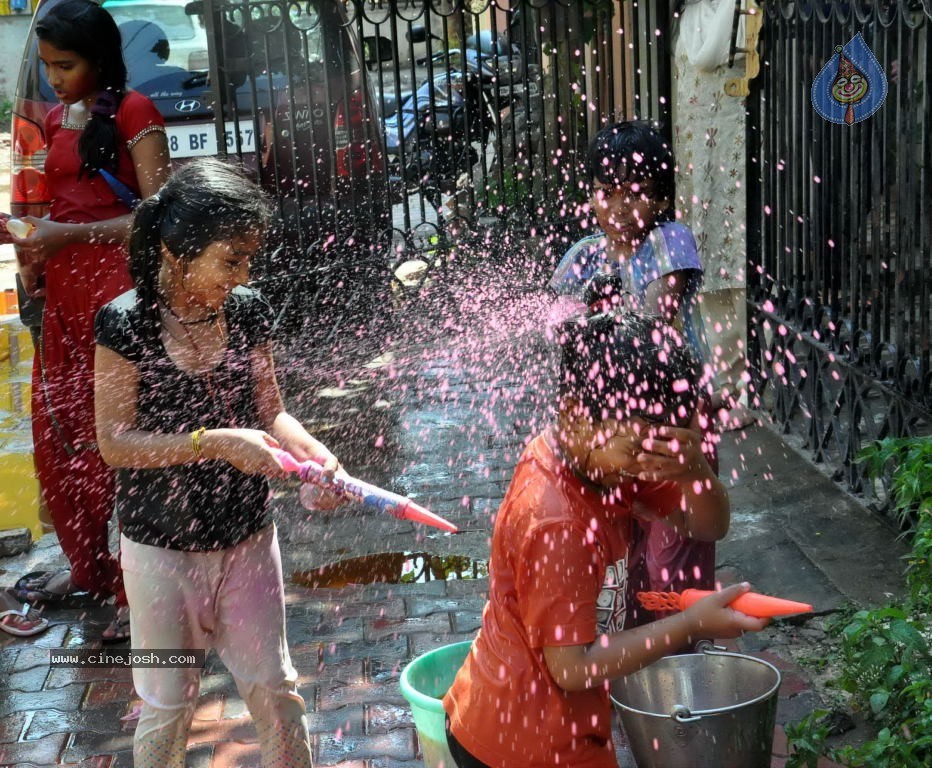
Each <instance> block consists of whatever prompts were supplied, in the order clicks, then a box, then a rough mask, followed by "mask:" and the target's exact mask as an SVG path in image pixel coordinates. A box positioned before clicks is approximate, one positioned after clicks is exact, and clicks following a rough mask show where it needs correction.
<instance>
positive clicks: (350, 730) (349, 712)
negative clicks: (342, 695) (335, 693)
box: [307, 704, 366, 739]
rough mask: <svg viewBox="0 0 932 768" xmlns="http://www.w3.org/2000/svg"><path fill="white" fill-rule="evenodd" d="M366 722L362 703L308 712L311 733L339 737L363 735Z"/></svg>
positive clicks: (308, 724) (358, 736) (308, 725)
mask: <svg viewBox="0 0 932 768" xmlns="http://www.w3.org/2000/svg"><path fill="white" fill-rule="evenodd" d="M365 723H366V718H365V713H364V712H363V708H362V705H361V704H360V705H356V706H346V707H340V708H339V709H333V710H325V711H318V712H308V713H307V729H308V731H309V732H310V733H315V734H321V735H327V734H329V735H332V736H334V738H337V739H339V738H361V737H363V736H364V734H365Z"/></svg>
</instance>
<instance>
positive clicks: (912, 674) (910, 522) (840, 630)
mask: <svg viewBox="0 0 932 768" xmlns="http://www.w3.org/2000/svg"><path fill="white" fill-rule="evenodd" d="M859 461H861V462H863V463H864V464H865V465H866V466H867V469H868V472H869V474H871V475H872V476H873V477H875V478H876V477H881V476H884V475H885V474H886V473H889V477H890V488H891V493H892V494H893V502H894V510H895V512H896V514H897V516H898V518H899V522H900V524H901V526H902V527H903V528H904V529H906V533H905V534H904V535H905V537H906V538H907V539H908V541H909V542H910V545H911V552H910V554H909V555H908V556H907V567H906V587H907V594H906V597H905V598H903V599H902V600H899V601H896V602H893V603H890V604H888V605H886V606H882V607H880V608H874V609H871V610H860V611H856V612H855V613H853V614H852V615H850V616H847V617H846V618H845V620H844V621H842V622H839V623H836V624H835V625H833V626H832V627H829V631H830V632H832V633H836V634H837V636H838V639H839V640H840V649H839V652H840V654H841V658H842V662H843V663H842V664H841V672H840V674H839V677H838V679H837V680H836V681H835V684H836V685H837V686H838V687H839V688H841V689H843V690H845V691H848V692H849V693H850V694H851V696H852V699H851V701H852V705H853V706H854V707H856V708H859V709H860V710H861V711H863V712H864V713H865V714H866V716H867V717H868V719H869V720H870V721H872V722H873V723H875V724H876V725H877V727H878V729H879V730H878V732H877V735H876V737H875V738H873V739H870V740H868V741H866V742H865V743H863V744H860V745H844V746H841V747H831V746H830V745H829V744H828V742H827V739H828V736H829V731H828V730H826V726H825V719H824V713H821V712H813V713H812V714H811V715H809V716H808V717H806V718H804V719H803V720H801V721H800V722H799V723H796V724H793V725H788V726H787V728H786V733H787V737H788V742H789V744H790V747H791V758H790V761H788V763H787V768H812V766H815V765H816V763H817V762H818V758H819V757H820V756H821V755H825V756H828V757H829V758H831V759H832V760H835V761H836V762H838V763H840V764H841V765H845V766H852V768H861V767H862V766H863V767H864V768H913V766H920V765H930V764H932V650H930V639H932V623H930V622H932V620H930V617H932V565H930V558H932V439H929V438H890V439H887V440H883V441H880V442H878V443H876V444H874V445H872V446H870V447H868V448H867V449H865V450H864V451H863V452H862V454H861V456H860V457H859Z"/></svg>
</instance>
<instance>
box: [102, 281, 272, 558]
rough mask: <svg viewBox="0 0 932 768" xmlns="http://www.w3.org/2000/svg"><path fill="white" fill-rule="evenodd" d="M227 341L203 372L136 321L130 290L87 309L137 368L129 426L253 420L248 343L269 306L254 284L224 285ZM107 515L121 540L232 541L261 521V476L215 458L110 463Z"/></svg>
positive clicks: (184, 427) (167, 429) (266, 329)
mask: <svg viewBox="0 0 932 768" xmlns="http://www.w3.org/2000/svg"><path fill="white" fill-rule="evenodd" d="M224 312H225V315H226V321H227V331H228V333H227V349H226V353H225V356H224V359H223V361H222V362H221V363H220V364H219V365H218V366H217V367H216V368H215V369H214V370H213V372H212V374H211V376H210V377H209V378H210V379H211V380H212V381H208V376H207V375H205V374H191V373H186V372H185V371H182V370H181V369H179V368H178V367H177V366H176V365H175V363H174V362H173V361H172V360H171V358H170V357H169V356H168V353H167V352H166V350H165V346H164V345H163V344H162V342H161V340H159V339H155V340H154V341H152V340H149V339H147V337H146V335H145V334H144V333H143V332H142V331H141V327H142V325H141V313H140V311H139V308H138V307H137V303H136V291H135V290H131V291H127V292H126V293H124V294H123V295H122V296H119V297H117V298H116V299H114V300H113V301H111V302H110V303H109V304H107V305H106V306H104V307H102V308H101V310H100V311H99V312H98V313H97V317H96V320H95V324H94V331H95V335H96V339H97V343H98V344H100V345H101V346H104V347H107V348H108V349H112V350H113V351H114V352H116V353H117V354H118V355H120V356H122V357H124V358H126V359H127V360H129V361H130V362H131V363H133V364H134V365H135V366H136V367H137V369H138V370H139V392H138V399H137V404H136V427H137V428H138V429H140V430H144V431H147V432H161V433H165V434H177V433H179V432H181V433H189V432H192V431H194V430H195V429H197V428H199V427H207V428H208V429H219V428H224V427H244V428H250V429H262V428H264V427H265V426H266V425H263V424H260V422H259V414H258V408H257V406H256V390H255V381H254V377H253V375H252V370H251V365H250V351H251V350H253V349H254V348H255V347H257V346H259V345H261V344H264V343H266V342H267V341H268V340H269V338H270V336H271V328H272V317H273V314H272V308H271V307H270V306H269V304H268V303H267V302H266V301H265V300H264V299H263V298H262V297H261V296H260V295H259V294H258V293H257V292H256V291H254V290H252V289H250V288H245V287H238V288H235V289H234V290H233V291H231V292H230V294H229V296H228V297H227V300H226V303H225V305H224ZM116 479H117V485H116V487H117V515H118V516H119V519H120V523H121V524H122V532H123V534H124V535H125V536H126V537H127V538H128V539H130V541H134V542H137V543H139V544H148V545H151V546H156V547H163V548H167V549H178V550H185V551H192V552H208V551H216V550H218V549H226V548H228V547H232V546H235V545H236V544H238V543H240V542H241V541H243V540H244V539H246V538H248V537H249V536H251V535H252V534H254V533H256V532H257V531H259V530H261V529H262V528H264V527H266V526H267V525H269V524H270V522H271V515H270V512H269V484H268V481H267V480H266V478H265V477H262V476H257V475H247V474H244V473H243V472H240V471H239V470H238V469H236V468H235V467H233V466H232V465H231V464H229V463H227V462H225V461H200V462H196V463H194V462H192V463H191V464H182V465H178V466H174V467H162V468H159V469H134V468H130V469H127V468H119V469H117V472H116Z"/></svg>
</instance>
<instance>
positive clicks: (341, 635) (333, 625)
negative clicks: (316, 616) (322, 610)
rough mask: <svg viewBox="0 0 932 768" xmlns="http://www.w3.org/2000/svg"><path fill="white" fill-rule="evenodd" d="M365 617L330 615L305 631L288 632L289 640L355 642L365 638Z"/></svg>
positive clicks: (300, 641)
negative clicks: (298, 632) (299, 632)
mask: <svg viewBox="0 0 932 768" xmlns="http://www.w3.org/2000/svg"><path fill="white" fill-rule="evenodd" d="M364 626H365V619H363V618H362V617H349V618H343V617H341V616H336V615H332V614H331V615H330V616H326V617H324V618H323V619H322V620H321V623H319V624H318V625H317V626H314V627H310V628H309V629H308V630H307V631H306V632H305V633H303V634H301V635H298V634H293V633H292V632H290V631H289V632H288V641H289V642H290V643H296V644H297V645H298V646H299V647H300V645H301V644H302V643H305V642H309V643H355V642H358V641H360V640H362V639H363V627H364Z"/></svg>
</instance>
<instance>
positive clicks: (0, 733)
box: [0, 712, 27, 744]
mask: <svg viewBox="0 0 932 768" xmlns="http://www.w3.org/2000/svg"><path fill="white" fill-rule="evenodd" d="M26 720H27V716H26V713H25V712H12V713H10V714H9V715H7V716H6V717H3V718H0V744H9V743H10V742H11V741H19V737H20V736H22V734H23V728H24V727H25V726H26Z"/></svg>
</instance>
